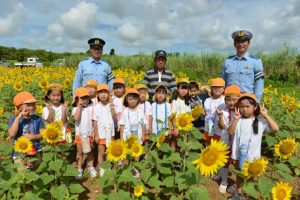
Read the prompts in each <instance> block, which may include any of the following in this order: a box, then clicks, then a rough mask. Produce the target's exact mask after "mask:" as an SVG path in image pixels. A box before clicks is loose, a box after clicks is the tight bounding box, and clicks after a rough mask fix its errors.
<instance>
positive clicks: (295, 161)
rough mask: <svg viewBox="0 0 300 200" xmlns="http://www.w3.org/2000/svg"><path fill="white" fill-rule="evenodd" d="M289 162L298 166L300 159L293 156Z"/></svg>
mask: <svg viewBox="0 0 300 200" xmlns="http://www.w3.org/2000/svg"><path fill="white" fill-rule="evenodd" d="M289 163H290V164H291V165H292V166H293V167H296V166H297V165H298V164H299V163H300V161H299V160H298V159H297V158H296V157H291V158H290V159H289Z"/></svg>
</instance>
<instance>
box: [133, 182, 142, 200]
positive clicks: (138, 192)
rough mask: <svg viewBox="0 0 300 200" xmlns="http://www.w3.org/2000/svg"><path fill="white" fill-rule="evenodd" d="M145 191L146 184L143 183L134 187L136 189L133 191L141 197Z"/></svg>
mask: <svg viewBox="0 0 300 200" xmlns="http://www.w3.org/2000/svg"><path fill="white" fill-rule="evenodd" d="M143 192H144V186H143V185H139V186H136V187H134V191H133V193H134V196H136V197H140V196H142V194H143Z"/></svg>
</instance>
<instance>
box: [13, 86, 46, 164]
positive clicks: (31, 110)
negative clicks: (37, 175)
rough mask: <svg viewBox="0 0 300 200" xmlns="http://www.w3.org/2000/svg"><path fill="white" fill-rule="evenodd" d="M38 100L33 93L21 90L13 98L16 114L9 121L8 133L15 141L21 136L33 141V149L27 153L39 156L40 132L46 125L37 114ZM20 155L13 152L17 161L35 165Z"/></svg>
mask: <svg viewBox="0 0 300 200" xmlns="http://www.w3.org/2000/svg"><path fill="white" fill-rule="evenodd" d="M36 102H37V100H36V99H35V98H34V97H33V96H32V94H31V93H29V92H27V91H23V92H19V93H18V94H17V95H16V96H15V97H14V99H13V104H14V106H15V116H11V117H10V119H9V121H8V134H9V136H11V137H12V140H13V141H14V142H15V141H16V140H17V139H18V138H19V137H21V136H24V137H25V138H27V139H29V140H31V141H32V143H33V147H32V150H31V151H30V152H28V153H27V154H28V155H32V156H33V155H36V156H38V152H39V151H41V146H40V140H41V139H42V136H41V134H40V132H41V131H42V130H43V129H44V127H45V124H44V122H43V119H42V118H41V117H40V116H38V115H36V114H35V110H36ZM19 156H20V154H19V153H18V152H15V151H14V152H13V153H12V157H13V159H14V162H15V163H20V164H25V165H27V167H29V168H32V167H33V164H32V163H24V161H23V160H22V159H21V158H20V157H19ZM20 169H21V168H20Z"/></svg>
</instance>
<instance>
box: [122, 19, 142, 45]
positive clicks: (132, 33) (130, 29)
mask: <svg viewBox="0 0 300 200" xmlns="http://www.w3.org/2000/svg"><path fill="white" fill-rule="evenodd" d="M118 33H119V35H120V37H121V38H122V39H124V40H126V41H128V42H134V41H137V40H138V39H140V36H141V34H142V30H141V29H138V28H137V27H135V26H134V25H132V24H131V23H126V24H123V25H122V26H120V27H119V28H118Z"/></svg>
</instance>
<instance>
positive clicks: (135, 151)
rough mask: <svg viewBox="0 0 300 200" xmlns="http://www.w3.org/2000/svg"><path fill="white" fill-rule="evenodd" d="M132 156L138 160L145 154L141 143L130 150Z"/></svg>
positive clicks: (135, 144) (135, 143) (134, 144)
mask: <svg viewBox="0 0 300 200" xmlns="http://www.w3.org/2000/svg"><path fill="white" fill-rule="evenodd" d="M130 152H131V155H132V157H134V158H138V157H140V156H141V155H142V154H143V147H142V145H141V144H140V143H139V142H134V143H133V144H132V146H131V149H130Z"/></svg>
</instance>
